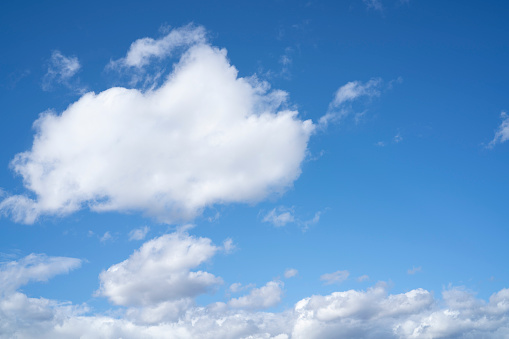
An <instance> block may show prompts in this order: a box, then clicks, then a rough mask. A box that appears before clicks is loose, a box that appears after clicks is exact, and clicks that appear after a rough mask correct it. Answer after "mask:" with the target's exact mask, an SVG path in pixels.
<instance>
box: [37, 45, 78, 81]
mask: <svg viewBox="0 0 509 339" xmlns="http://www.w3.org/2000/svg"><path fill="white" fill-rule="evenodd" d="M80 68H81V64H80V62H79V61H78V58H77V57H76V56H65V55H63V54H62V53H61V52H60V51H58V50H56V51H53V53H52V54H51V59H50V61H49V65H48V71H47V72H46V75H45V76H44V78H43V82H42V89H43V90H45V91H49V90H51V89H52V88H53V86H54V84H55V83H57V84H63V85H66V86H68V87H75V85H76V84H71V83H70V80H71V78H72V77H73V76H74V75H75V74H76V73H77V72H78V71H79V70H80Z"/></svg>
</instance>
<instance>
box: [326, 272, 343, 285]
mask: <svg viewBox="0 0 509 339" xmlns="http://www.w3.org/2000/svg"><path fill="white" fill-rule="evenodd" d="M349 276H350V272H348V271H336V272H334V273H326V274H323V275H322V276H321V277H320V280H321V281H324V284H325V285H331V284H340V283H342V282H343V281H345V280H346V279H348V277H349Z"/></svg>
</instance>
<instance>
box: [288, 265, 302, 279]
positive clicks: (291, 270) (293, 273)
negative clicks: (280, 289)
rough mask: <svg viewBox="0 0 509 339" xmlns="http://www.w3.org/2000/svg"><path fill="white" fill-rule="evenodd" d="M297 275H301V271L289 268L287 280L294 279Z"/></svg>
mask: <svg viewBox="0 0 509 339" xmlns="http://www.w3.org/2000/svg"><path fill="white" fill-rule="evenodd" d="M297 274H299V271H297V270H296V269H295V268H288V269H286V270H285V278H287V279H288V278H293V277H295V276H296V275H297Z"/></svg>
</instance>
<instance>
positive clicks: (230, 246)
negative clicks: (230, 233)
mask: <svg viewBox="0 0 509 339" xmlns="http://www.w3.org/2000/svg"><path fill="white" fill-rule="evenodd" d="M236 248H237V246H235V244H234V243H233V239H232V238H228V239H225V241H223V249H224V251H225V253H226V254H230V253H232V252H233V251H235V249H236Z"/></svg>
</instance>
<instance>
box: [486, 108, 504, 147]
mask: <svg viewBox="0 0 509 339" xmlns="http://www.w3.org/2000/svg"><path fill="white" fill-rule="evenodd" d="M500 118H501V119H502V123H501V124H500V126H498V129H497V130H496V132H495V137H494V138H493V140H491V141H490V143H489V144H488V146H487V148H493V146H495V145H496V144H501V143H503V142H506V141H507V140H509V115H508V114H507V113H506V112H502V113H500Z"/></svg>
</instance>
